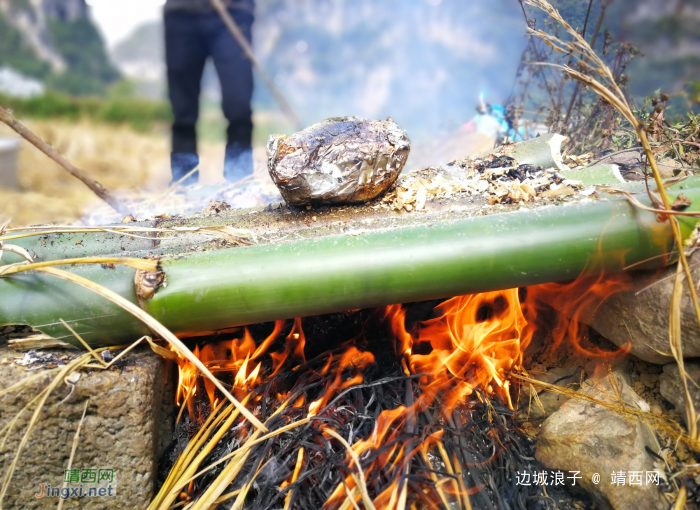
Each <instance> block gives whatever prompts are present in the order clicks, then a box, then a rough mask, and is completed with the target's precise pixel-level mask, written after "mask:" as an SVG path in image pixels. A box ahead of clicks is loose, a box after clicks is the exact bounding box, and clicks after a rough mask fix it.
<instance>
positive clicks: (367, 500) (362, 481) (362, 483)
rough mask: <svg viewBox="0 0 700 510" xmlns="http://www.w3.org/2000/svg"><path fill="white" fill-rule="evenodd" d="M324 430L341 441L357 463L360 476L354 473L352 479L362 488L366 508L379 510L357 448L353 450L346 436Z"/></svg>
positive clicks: (327, 429) (330, 430)
mask: <svg viewBox="0 0 700 510" xmlns="http://www.w3.org/2000/svg"><path fill="white" fill-rule="evenodd" d="M323 432H325V433H327V434H328V435H330V436H332V437H334V438H335V439H337V440H338V441H340V443H341V444H342V445H343V446H344V447H345V449H346V450H347V451H348V455H350V458H352V460H353V462H354V463H355V466H356V467H357V472H358V474H359V475H360V476H359V477H357V476H355V474H354V473H353V475H352V479H353V481H354V482H355V487H357V488H359V489H360V493H361V494H362V502H363V503H364V504H365V508H368V509H370V510H377V509H376V507H375V506H374V503H372V498H370V497H369V492H368V491H367V485H366V484H365V474H364V472H363V471H362V466H361V465H360V458H359V457H358V456H357V453H355V450H353V449H352V446H350V445H349V444H348V442H347V441H346V440H345V438H344V437H343V436H341V435H340V434H338V433H337V432H336V431H335V430H333V429H329V428H326V429H323Z"/></svg>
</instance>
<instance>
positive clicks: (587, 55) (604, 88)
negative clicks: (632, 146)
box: [525, 0, 700, 450]
mask: <svg viewBox="0 0 700 510" xmlns="http://www.w3.org/2000/svg"><path fill="white" fill-rule="evenodd" d="M525 2H526V3H527V4H528V5H531V6H533V7H537V8H538V9H541V10H542V11H544V12H545V13H547V15H549V16H550V17H551V18H552V19H553V20H554V21H556V22H557V23H559V25H561V26H563V27H564V28H565V29H566V31H567V33H568V34H569V35H570V36H571V41H570V42H568V43H567V42H564V41H562V40H560V39H558V38H557V37H554V36H552V35H550V34H548V33H546V32H544V31H543V30H533V29H531V28H528V32H529V33H530V34H532V35H535V36H537V37H540V38H542V39H543V40H544V41H545V43H546V44H548V45H550V46H552V47H553V48H554V49H555V51H561V52H566V53H569V52H570V54H571V56H572V57H573V58H574V59H576V60H577V61H578V63H579V67H580V69H581V70H585V71H587V72H588V73H595V74H597V75H598V76H599V77H600V78H601V79H602V83H601V82H600V81H598V80H597V79H595V78H593V77H592V76H590V75H589V74H585V73H584V72H582V71H577V70H574V69H572V68H571V67H569V66H567V65H558V64H551V65H554V66H555V67H559V68H560V69H562V70H563V71H564V72H565V73H566V74H567V75H568V76H569V77H571V78H573V79H575V80H578V81H579V82H581V83H583V84H584V85H587V86H589V87H590V88H591V89H593V90H594V91H595V92H596V93H597V94H599V95H600V96H601V97H603V98H604V99H605V100H606V101H608V102H609V103H610V104H612V105H613V106H614V107H615V108H616V109H617V110H618V111H619V112H620V114H622V116H623V117H625V119H627V120H628V121H629V123H630V124H631V125H632V126H633V128H634V130H635V132H636V134H637V137H638V138H639V141H640V143H641V144H642V147H643V149H644V153H645V154H646V157H647V161H648V162H649V165H650V167H651V171H652V175H653V177H654V181H655V182H656V186H657V189H658V191H659V195H660V196H661V201H662V203H663V207H664V210H665V211H664V212H665V214H666V218H667V219H668V221H669V223H670V224H671V228H672V230H673V236H674V239H675V242H676V246H677V248H678V258H679V266H680V267H681V268H682V269H683V273H684V274H685V277H686V280H687V285H688V289H689V291H690V296H691V299H692V302H693V307H694V309H695V314H696V316H697V319H698V324H699V325H700V304H699V302H698V296H697V292H696V290H695V285H694V283H693V278H692V275H691V273H690V267H689V265H688V260H687V258H686V255H685V251H684V245H683V238H682V236H681V232H680V227H679V225H678V222H677V221H676V218H675V217H674V216H673V215H672V214H671V211H672V209H671V203H670V201H669V199H668V195H667V194H666V188H665V187H664V183H663V181H662V179H661V174H660V173H659V169H658V167H657V165H656V159H655V158H654V153H653V151H652V148H651V145H650V144H649V140H648V138H647V135H646V126H645V125H644V124H643V123H642V122H640V121H639V119H637V118H636V117H635V115H634V113H633V112H632V109H631V108H630V106H629V104H628V103H627V99H626V98H625V95H624V94H623V93H622V91H621V90H620V87H619V86H618V85H617V83H616V82H615V79H614V77H613V75H612V72H611V71H610V69H609V68H608V66H607V65H606V64H605V62H603V61H602V60H601V59H600V57H598V55H597V54H596V52H595V51H593V48H591V46H590V45H589V44H588V42H587V41H586V40H585V39H584V38H583V37H582V36H581V35H580V34H579V33H578V32H577V31H576V30H574V29H573V28H572V27H571V25H569V24H568V23H567V22H566V21H565V20H564V19H563V18H562V17H561V15H560V14H559V12H558V11H557V10H556V9H555V8H554V7H552V6H551V5H550V4H549V2H547V1H546V0H525ZM579 54H580V55H581V56H580V57H579V56H578V55H579ZM586 62H590V63H586ZM652 200H653V197H652ZM680 285H681V279H680V278H676V287H679V286H680ZM677 292H678V293H679V295H680V294H681V291H677ZM675 294H676V290H675V289H674V295H675ZM673 307H676V308H678V311H674V310H673ZM676 313H677V314H680V298H679V299H676V300H673V301H672V311H671V316H672V317H673V316H674V315H675V314H676ZM674 321H675V319H674ZM669 341H670V344H671V350H672V352H673V354H674V357H675V358H676V362H677V363H678V368H679V372H680V377H681V379H682V380H683V381H685V380H686V378H687V375H686V373H685V370H684V368H683V346H682V341H681V331H680V320H679V325H678V327H671V329H670V331H669ZM685 401H686V407H687V408H689V409H692V408H693V402H692V398H691V396H690V394H689V392H688V391H687V384H686V391H685ZM688 413H689V416H692V417H693V421H689V432H690V437H691V439H692V441H691V444H692V447H693V448H694V449H695V450H698V446H699V445H698V442H697V439H698V429H697V425H696V422H695V420H694V418H695V410H694V409H692V410H689V411H688Z"/></svg>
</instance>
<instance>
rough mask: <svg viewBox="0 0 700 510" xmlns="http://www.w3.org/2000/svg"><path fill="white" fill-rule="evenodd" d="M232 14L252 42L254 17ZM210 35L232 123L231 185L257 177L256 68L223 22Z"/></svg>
mask: <svg viewBox="0 0 700 510" xmlns="http://www.w3.org/2000/svg"><path fill="white" fill-rule="evenodd" d="M229 12H230V13H231V15H232V16H233V17H234V19H235V21H236V24H238V26H239V27H240V28H241V30H242V31H243V33H244V34H245V36H246V38H247V39H248V41H249V42H250V40H251V26H252V24H253V15H252V14H250V13H248V12H244V11H240V10H230V11H229ZM216 16H217V17H218V14H217V15H216ZM208 35H209V44H210V46H209V48H210V52H211V55H212V58H213V59H214V65H215V67H216V72H217V74H218V75H219V81H220V82H221V96H222V108H223V111H224V116H225V117H226V119H227V120H228V123H229V124H228V129H227V130H226V159H225V161H224V177H225V178H226V180H227V181H229V182H235V181H239V180H240V179H243V178H244V177H246V176H248V175H250V174H252V173H253V152H252V148H251V139H252V133H253V121H252V111H251V107H250V100H251V97H252V95H253V66H252V64H251V62H250V60H248V59H247V58H246V56H245V54H244V53H243V50H242V49H241V47H240V46H239V44H238V43H237V42H236V40H235V39H234V38H233V36H232V35H231V33H230V32H229V31H228V29H227V28H226V26H225V25H224V23H223V21H221V20H220V19H212V24H211V29H210V30H209V31H208Z"/></svg>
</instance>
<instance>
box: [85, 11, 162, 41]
mask: <svg viewBox="0 0 700 510" xmlns="http://www.w3.org/2000/svg"><path fill="white" fill-rule="evenodd" d="M86 3H87V4H88V5H89V6H90V7H91V11H92V17H93V19H94V20H95V23H97V26H98V27H99V28H100V30H101V31H102V34H103V35H104V38H105V41H106V42H107V45H108V46H109V47H110V48H112V47H114V45H115V44H116V43H118V42H119V41H121V40H122V39H124V38H125V37H127V36H128V35H129V34H130V33H131V32H132V31H133V30H134V29H135V28H136V27H137V26H139V25H141V24H142V23H144V22H146V21H153V20H156V19H159V18H160V17H161V16H162V11H163V4H164V3H165V0H118V1H115V0H86Z"/></svg>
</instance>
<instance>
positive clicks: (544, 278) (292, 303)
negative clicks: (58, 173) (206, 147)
mask: <svg viewBox="0 0 700 510" xmlns="http://www.w3.org/2000/svg"><path fill="white" fill-rule="evenodd" d="M683 193H684V194H685V195H686V196H687V197H688V198H690V199H691V200H692V201H693V203H694V204H695V203H697V204H700V189H691V190H687V189H686V190H683ZM672 199H673V198H672ZM640 200H642V201H645V202H646V200H645V199H644V198H642V197H640ZM696 207H698V206H695V205H693V206H691V209H693V210H699V209H700V207H698V208H697V209H696ZM680 222H681V225H682V230H683V234H684V236H686V237H687V236H688V235H689V234H690V232H691V231H692V228H693V227H694V224H695V222H696V220H695V219H694V218H687V217H685V218H681V219H680ZM672 248H673V239H672V234H671V230H670V227H669V225H668V222H662V223H659V222H658V221H657V217H656V214H654V213H649V212H645V211H640V210H639V209H635V208H633V207H632V206H631V205H630V204H629V202H628V201H627V200H625V199H612V200H602V201H596V202H592V203H587V204H576V205H567V206H560V207H541V208H535V209H526V210H521V211H518V212H512V213H505V214H495V215H491V216H483V217H478V218H472V219H467V220H459V221H452V222H444V223H436V224H434V225H424V226H418V227H410V228H402V229H395V230H391V231H385V232H370V233H365V234H361V235H356V236H333V237H326V238H319V239H307V240H303V241H297V242H290V243H287V244H273V245H255V246H248V247H242V248H228V249H222V250H218V251H210V252H204V253H194V254H188V255H186V256H184V257H182V258H171V259H169V260H165V261H163V264H162V266H163V270H164V271H165V273H166V274H167V287H165V288H161V289H159V290H158V292H157V293H156V295H155V297H153V298H152V299H151V300H150V301H148V302H147V304H146V308H147V311H148V312H149V313H150V314H152V315H153V316H154V317H155V318H156V319H158V320H159V321H161V322H162V323H163V324H164V325H165V326H166V327H168V328H169V329H170V330H171V331H173V332H174V333H175V334H177V335H192V334H196V333H201V332H205V331H217V330H222V329H226V328H231V327H234V326H237V325H243V324H250V323H255V322H262V321H268V320H274V319H287V318H293V317H299V316H307V315H316V314H322V313H330V312H338V311H344V310H350V309H357V308H365V307H374V306H382V305H388V304H393V303H405V302H410V301H418V300H426V299H434V298H441V297H451V296H455V295H460V294H468V293H475V292H484V291H489V290H496V289H503V288H512V287H519V286H527V285H534V284H539V283H545V282H551V281H561V280H567V279H571V278H575V277H577V276H579V275H580V274H581V272H582V271H583V270H584V269H585V268H586V267H590V265H591V264H592V262H593V261H594V260H595V261H597V264H598V265H597V267H600V268H601V269H604V270H605V271H607V272H614V271H621V270H622V269H623V268H624V267H626V266H628V265H630V264H634V263H639V262H641V261H645V260H647V259H651V258H653V257H658V256H659V255H663V254H666V253H668V252H669V251H670V250H671V249H672ZM664 262H665V261H664V260H663V258H656V259H654V260H653V261H652V262H651V263H649V264H648V265H647V267H653V266H654V265H656V266H658V265H660V264H662V263H664ZM71 271H74V272H75V273H78V274H81V275H82V276H85V277H86V278H89V279H90V280H92V281H95V282H96V283H99V284H102V285H104V286H106V287H108V288H110V289H112V290H113V291H115V292H117V293H119V294H121V295H122V296H124V297H126V298H128V299H131V300H133V301H134V302H135V301H136V296H135V292H134V289H133V277H134V271H133V270H132V269H128V268H124V267H117V268H116V269H105V268H102V267H99V266H96V267H94V266H93V267H75V268H72V269H71ZM59 319H63V320H65V321H66V322H68V323H69V324H70V325H71V326H72V327H73V328H74V329H75V330H76V331H77V332H78V333H79V334H80V335H81V336H82V337H83V338H84V339H85V340H86V341H87V342H88V343H90V344H91V345H93V346H105V345H114V344H118V343H124V342H130V341H133V340H134V339H135V338H137V337H138V336H140V335H144V334H148V333H149V332H148V330H147V329H146V328H145V327H143V326H142V325H141V324H140V323H139V322H138V321H136V319H134V318H133V317H131V316H130V315H127V314H126V313H125V312H123V311H121V309H119V308H118V307H116V306H114V305H112V304H111V303H109V302H107V301H106V300H104V299H103V298H102V297H99V296H96V295H94V294H93V293H91V292H89V291H87V290H85V289H83V288H80V287H77V286H75V285H72V284H70V283H67V282H64V281H61V280H57V279H54V278H51V277H50V276H47V275H42V274H20V275H13V276H11V277H7V278H2V279H0V324H29V325H32V326H33V327H36V328H37V329H39V330H41V331H43V332H44V333H46V334H49V335H51V336H53V337H55V338H60V339H63V340H65V341H70V342H74V340H73V339H72V337H71V335H70V333H69V332H68V331H67V330H66V329H65V328H64V326H63V325H62V324H61V323H60V322H59Z"/></svg>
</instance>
